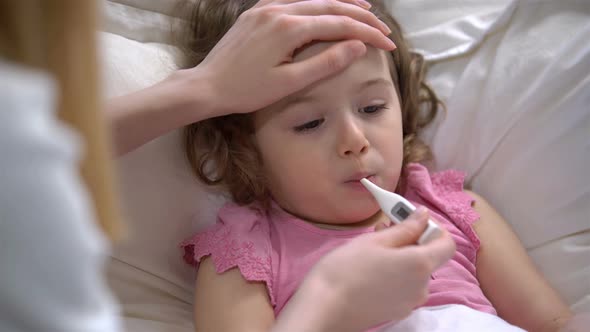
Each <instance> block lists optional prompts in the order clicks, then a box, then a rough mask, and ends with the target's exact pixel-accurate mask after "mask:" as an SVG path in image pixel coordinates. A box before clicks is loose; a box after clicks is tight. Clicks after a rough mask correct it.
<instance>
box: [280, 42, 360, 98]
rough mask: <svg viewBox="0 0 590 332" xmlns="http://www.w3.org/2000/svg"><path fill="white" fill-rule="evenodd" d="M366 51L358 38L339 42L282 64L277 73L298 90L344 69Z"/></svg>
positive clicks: (294, 89) (293, 88)
mask: <svg viewBox="0 0 590 332" xmlns="http://www.w3.org/2000/svg"><path fill="white" fill-rule="evenodd" d="M366 51H367V48H366V46H365V44H364V43H363V42H361V41H358V40H346V41H342V42H338V43H336V44H334V45H332V46H330V47H329V48H327V49H326V50H324V51H322V52H321V53H319V54H317V55H314V56H312V57H310V58H309V59H305V60H303V61H298V62H294V63H289V64H284V65H282V66H280V67H279V68H277V75H279V76H281V77H283V79H284V80H285V84H290V85H292V86H291V88H292V90H293V91H298V90H300V89H303V88H304V87H306V86H308V85H310V84H312V83H313V82H316V81H318V80H320V79H322V78H325V77H328V76H330V75H332V74H335V73H337V72H339V71H341V70H343V69H344V68H346V67H347V66H348V65H349V64H351V63H352V62H353V61H354V60H355V59H357V58H359V57H360V56H362V55H364V54H365V53H366ZM293 85H295V86H293Z"/></svg>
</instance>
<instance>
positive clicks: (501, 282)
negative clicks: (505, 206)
mask: <svg viewBox="0 0 590 332" xmlns="http://www.w3.org/2000/svg"><path fill="white" fill-rule="evenodd" d="M256 2H257V1H254V0H250V1H238V0H226V1H223V4H220V3H219V2H218V3H216V4H215V5H210V2H197V4H196V6H197V7H196V8H197V10H195V15H194V17H193V19H194V20H195V22H194V23H195V24H194V25H193V26H194V27H195V29H194V31H193V33H194V38H195V40H196V41H197V43H195V45H193V50H192V51H194V52H195V54H197V55H198V56H200V57H198V58H197V60H196V62H200V61H202V59H203V58H204V56H205V55H206V54H207V53H208V52H209V51H210V50H211V48H212V47H213V46H214V45H215V43H216V42H217V41H218V40H219V39H220V38H221V37H222V36H223V33H224V32H225V31H227V29H228V28H229V27H230V25H231V24H233V22H234V21H235V19H236V18H237V16H238V15H239V14H240V13H242V12H243V11H245V10H247V9H248V8H250V7H251V6H253V5H254V4H255V3H256ZM207 6H212V8H215V9H216V10H208V8H207ZM209 9H210V8H209ZM371 11H372V12H373V13H374V14H376V15H377V16H378V17H380V18H381V19H382V20H383V21H385V22H386V23H387V24H388V26H389V28H390V29H391V30H392V33H391V35H390V38H391V39H392V41H393V42H394V43H395V44H396V45H397V49H396V50H394V51H392V52H385V51H383V50H378V49H375V48H372V47H368V50H367V54H366V55H365V56H364V57H363V58H361V59H359V60H357V61H356V62H355V63H354V64H352V65H351V66H350V67H348V68H346V69H345V70H343V71H342V72H341V73H339V74H337V75H334V76H332V77H330V78H327V79H324V80H322V81H320V82H318V83H316V84H314V85H312V86H311V87H309V88H307V89H304V90H303V91H300V92H298V93H296V94H293V95H291V96H289V97H287V98H284V99H283V100H280V101H278V102H276V103H275V104H273V105H271V106H269V107H266V108H264V109H261V110H259V111H257V112H255V113H253V114H246V115H237V114H236V115H229V116H224V117H219V118H214V119H210V120H207V121H203V122H200V123H197V124H194V125H192V126H191V127H189V128H188V129H187V131H186V149H187V155H188V158H189V161H190V163H191V165H192V167H193V169H194V170H195V172H196V174H197V175H198V176H199V178H200V179H202V180H203V181H204V182H205V183H208V184H223V185H224V186H225V187H226V188H227V189H228V190H229V192H230V193H231V195H232V197H233V201H234V202H233V203H229V204H227V205H226V206H224V207H223V208H222V209H221V210H220V211H219V213H218V221H217V223H216V224H215V225H214V226H212V227H210V228H209V229H207V230H205V231H203V232H201V233H199V234H197V235H194V236H193V237H191V238H190V239H187V240H186V241H184V242H183V243H182V247H183V249H184V254H185V259H186V260H187V262H189V263H191V264H194V265H196V266H197V267H198V274H197V289H196V291H195V293H196V303H197V306H196V308H195V315H196V320H198V321H199V322H200V323H199V324H198V325H200V326H207V328H208V329H210V330H211V331H225V330H231V329H235V328H237V327H239V328H240V330H243V331H247V330H261V329H263V328H264V327H268V326H270V325H271V323H272V322H269V320H272V317H276V315H278V314H279V313H280V312H281V310H282V309H283V307H284V306H285V304H286V303H287V302H288V301H289V299H290V297H291V296H292V295H293V294H294V292H295V290H296V289H297V287H298V286H299V285H300V283H301V281H302V280H303V277H304V276H305V274H306V273H307V272H308V271H309V270H310V268H311V267H312V266H313V265H314V264H315V263H316V262H317V261H318V260H319V259H320V258H321V257H322V256H323V255H324V254H326V253H327V252H329V251H331V250H332V249H334V248H335V247H337V246H340V245H342V244H344V243H346V242H347V241H349V240H350V239H351V238H354V237H356V236H358V235H361V234H364V233H368V232H373V231H374V230H375V227H376V226H377V225H378V224H382V223H385V224H388V223H389V220H387V217H386V216H385V215H384V214H382V213H381V212H380V210H379V207H378V205H377V203H376V202H375V200H374V199H373V198H372V196H371V195H370V193H369V192H368V191H367V190H365V189H364V187H363V186H362V185H361V184H360V182H359V180H360V179H362V178H368V179H369V180H370V181H372V182H374V183H376V184H377V185H379V186H380V187H382V188H384V189H387V190H390V191H396V192H398V193H400V194H402V195H403V196H404V197H406V198H407V199H408V200H410V201H411V202H412V203H413V204H414V205H416V206H417V207H420V206H423V207H426V208H427V209H428V210H429V213H430V216H431V218H432V219H434V220H436V221H437V222H438V223H439V224H440V225H441V226H442V227H443V228H444V229H446V230H447V231H448V232H449V233H450V234H451V236H452V237H453V239H454V240H455V242H456V246H457V252H456V253H455V255H454V257H453V258H452V259H451V260H450V261H449V262H448V263H446V264H445V265H443V266H442V267H441V268H440V269H439V270H437V271H436V272H435V273H434V274H433V275H432V277H431V279H432V280H431V281H430V286H429V296H428V299H427V301H426V303H424V307H433V306H442V305H450V304H457V305H462V306H465V307H467V308H471V309H473V310H476V311H479V312H482V313H486V314H489V315H499V316H500V317H502V318H503V319H505V320H506V321H508V322H510V323H511V324H514V325H518V326H520V327H522V328H524V329H527V330H534V331H555V330H557V329H558V328H559V327H560V326H561V324H562V323H563V322H564V321H565V320H566V319H567V318H568V317H569V315H570V313H569V309H568V308H567V306H566V305H565V304H564V303H563V302H562V301H561V300H560V299H559V296H558V295H557V294H556V292H555V291H554V290H553V289H551V288H550V286H549V285H548V284H547V283H546V281H545V280H544V279H543V278H542V277H541V276H540V275H539V273H538V272H537V271H536V269H535V268H534V266H533V264H532V262H531V261H530V259H529V258H528V256H527V254H526V252H525V250H524V249H523V247H522V246H521V244H520V243H519V241H518V239H517V237H516V236H515V235H514V233H512V231H511V230H510V228H509V227H508V226H507V224H506V222H505V221H504V220H503V219H502V218H501V217H500V216H499V215H498V214H497V213H496V212H495V211H494V210H493V209H492V208H491V207H490V206H489V205H488V204H487V202H486V201H485V200H483V199H482V198H481V197H479V196H478V195H476V194H474V193H471V192H468V191H464V190H463V181H464V175H463V174H462V173H461V172H458V171H453V170H450V171H445V172H440V173H435V174H431V173H429V171H428V170H427V168H426V167H425V166H423V165H422V164H420V163H424V162H427V161H429V160H431V155H430V150H429V148H428V146H427V145H426V144H424V142H422V141H421V140H420V138H419V133H420V130H421V129H422V128H424V127H425V126H426V125H428V124H429V123H430V122H431V120H432V119H433V118H434V116H435V114H436V111H437V109H438V106H439V100H438V99H437V97H436V95H435V93H434V92H433V91H432V90H431V89H429V88H428V86H427V85H426V84H425V83H424V81H423V77H424V76H423V63H422V61H421V58H420V57H419V56H418V55H415V54H411V53H410V52H409V51H408V46H407V44H406V42H405V40H404V38H403V37H402V33H401V29H400V27H399V25H398V24H397V23H396V21H395V20H394V19H393V18H392V17H391V16H389V15H388V14H387V13H386V11H385V10H384V8H383V6H382V5H381V4H380V3H379V2H377V1H375V2H373V7H372V9H371ZM205 15H207V16H206V17H205ZM205 20H206V21H205ZM213 22H216V23H213ZM205 23H207V24H205ZM215 24H216V25H215ZM330 46H332V44H331V43H326V42H318V43H314V44H311V45H304V46H303V47H301V48H300V49H299V50H298V51H297V52H295V54H293V59H291V60H292V61H294V62H298V61H305V60H306V59H308V58H309V57H310V56H313V55H314V54H317V53H318V52H321V51H322V50H325V49H326V48H328V47H330ZM244 84H247V82H245V83H244ZM212 165H215V167H214V168H213V167H211V166H212ZM212 170H213V171H212ZM350 273H355V271H350ZM376 273H378V272H377V271H376ZM236 280H237V281H236ZM240 280H241V281H240ZM244 281H247V282H244ZM215 287H232V288H233V289H237V290H238V291H239V292H240V293H248V294H250V295H253V294H254V296H259V298H261V299H263V301H258V302H257V303H259V304H258V305H255V306H248V307H247V308H244V306H240V304H239V300H238V299H227V300H226V299H207V303H208V308H207V313H208V316H206V315H201V314H200V312H203V308H201V307H199V306H198V303H203V302H204V300H203V301H201V299H200V298H199V297H200V296H203V295H202V294H204V292H201V291H200V290H202V289H215ZM209 293H211V292H209ZM359 312H362V308H359ZM212 313H213V314H212ZM213 316H215V317H216V318H214V317H213ZM219 317H223V320H220V319H219ZM244 317H250V319H246V320H244ZM208 319H211V320H210V322H208V321H207V320H208ZM302 319H304V317H302ZM215 324H219V325H215ZM507 326H508V325H507ZM476 329H477V328H476ZM515 329H516V328H515Z"/></svg>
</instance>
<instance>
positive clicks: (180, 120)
mask: <svg viewBox="0 0 590 332" xmlns="http://www.w3.org/2000/svg"><path fill="white" fill-rule="evenodd" d="M189 79H190V81H191V82H190V84H189V83H188V82H187V80H189ZM187 86H193V87H198V88H195V89H194V90H191V91H187ZM217 98H219V96H217ZM213 101H214V97H213V93H212V92H211V89H210V88H209V85H208V84H207V80H206V79H205V77H204V75H198V74H196V73H195V70H194V69H193V70H192V72H191V75H190V77H189V75H186V74H185V71H182V70H181V71H178V72H175V73H174V74H172V75H171V76H170V77H169V78H167V79H165V80H164V81H162V82H159V83H157V84H155V85H153V86H150V87H148V88H146V89H143V90H139V91H136V92H133V93H131V94H128V95H124V96H120V97H115V98H113V99H111V100H109V101H107V104H106V116H107V119H108V120H109V123H110V125H111V130H112V132H113V139H114V142H113V143H114V146H115V148H114V150H115V153H116V156H122V155H124V154H126V153H128V152H130V151H133V150H134V149H136V148H138V147H140V146H142V145H143V144H145V143H147V142H149V141H151V140H153V139H155V138H157V137H159V136H161V135H164V134H166V133H168V132H170V131H172V130H174V129H177V128H180V127H183V126H186V125H188V124H191V123H194V122H197V121H200V120H203V119H206V118H208V117H211V116H213V114H214V113H215V110H214V106H213Z"/></svg>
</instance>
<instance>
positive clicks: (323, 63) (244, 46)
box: [176, 0, 395, 120]
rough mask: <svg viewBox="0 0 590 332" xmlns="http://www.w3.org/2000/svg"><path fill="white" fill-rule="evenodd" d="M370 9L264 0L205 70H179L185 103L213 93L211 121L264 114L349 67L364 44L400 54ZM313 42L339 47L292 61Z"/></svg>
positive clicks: (345, 1) (350, 0)
mask: <svg viewBox="0 0 590 332" xmlns="http://www.w3.org/2000/svg"><path fill="white" fill-rule="evenodd" d="M365 8H366V7H365ZM365 8H363V7H362V5H360V4H359V3H357V1H354V0H339V1H337V0H313V1H310V0H303V1H302V0H262V1H260V2H259V3H258V4H257V5H255V6H254V7H253V8H251V9H249V10H247V11H246V12H244V13H243V14H242V15H240V17H239V18H238V20H237V21H236V23H235V25H234V26H233V27H232V28H231V29H230V30H229V31H228V32H227V33H226V34H225V36H224V37H223V38H222V39H221V40H220V41H219V43H218V44H217V45H216V46H215V47H214V48H213V50H212V51H211V52H210V53H209V54H208V56H207V57H206V58H205V59H204V60H203V62H202V63H201V64H199V65H198V66H197V67H195V68H191V69H187V70H182V71H180V72H178V74H179V75H176V76H177V78H181V80H183V81H184V83H183V84H177V85H176V86H177V87H184V89H185V90H184V91H185V92H183V94H184V95H185V96H187V97H188V98H190V96H191V94H193V95H194V94H195V90H200V89H209V90H208V91H207V95H209V96H211V98H210V102H211V103H212V104H211V105H208V106H209V107H208V108H209V112H211V114H208V115H209V116H211V117H213V116H219V115H224V114H229V113H246V112H252V111H255V110H258V109H261V108H263V107H265V106H268V105H270V104H272V103H274V102H276V101H278V100H280V99H281V98H283V97H286V96H288V95H290V94H292V93H294V92H296V91H298V90H301V89H303V88H304V87H306V86H308V85H309V84H311V83H313V82H315V81H317V80H319V79H322V78H324V77H327V76H329V75H331V74H334V73H336V72H338V71H340V70H342V69H344V68H346V66H348V65H349V64H350V63H351V62H352V61H353V60H354V59H356V58H358V57H360V56H362V55H363V54H364V53H365V52H366V47H365V44H364V43H368V44H371V45H373V46H375V47H378V48H382V49H386V50H393V49H395V45H394V44H393V42H392V41H391V40H390V39H389V38H387V37H386V34H389V32H390V31H389V29H388V28H387V27H386V26H385V25H384V23H383V22H381V21H380V20H379V19H378V18H377V17H376V16H375V15H373V14H372V13H371V12H369V11H368V10H366V9H365ZM316 40H325V41H339V40H342V41H341V42H339V43H337V44H335V45H334V46H333V47H331V48H330V49H327V50H325V51H324V52H322V53H321V54H318V55H316V56H314V57H312V58H310V59H308V60H305V61H301V62H297V63H293V62H292V55H293V52H294V51H295V50H297V49H298V48H300V47H301V46H303V45H305V44H308V43H310V42H312V41H316ZM204 83H205V86H203V84H204ZM190 104H191V103H190V101H189V102H188V106H191V105H190ZM195 104H196V102H195ZM193 109H194V112H199V111H200V112H201V113H202V112H203V109H202V107H198V108H193ZM194 116H195V120H198V119H201V118H202V117H203V115H202V114H195V115H194Z"/></svg>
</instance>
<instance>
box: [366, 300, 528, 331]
mask: <svg viewBox="0 0 590 332" xmlns="http://www.w3.org/2000/svg"><path fill="white" fill-rule="evenodd" d="M377 331H378V332H427V331H437V332H473V331H477V332H523V331H524V330H523V329H521V328H519V327H516V326H514V325H511V324H508V323H507V322H506V321H504V320H502V319H501V318H499V317H498V316H495V315H491V314H487V313H484V312H480V311H477V310H474V309H471V308H469V307H466V306H464V305H460V304H451V305H443V306H436V307H426V308H420V309H417V310H414V312H412V314H411V315H410V316H409V317H407V318H406V319H404V320H402V321H400V322H397V323H391V324H387V325H385V326H382V327H380V328H379V329H378V330H377Z"/></svg>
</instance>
